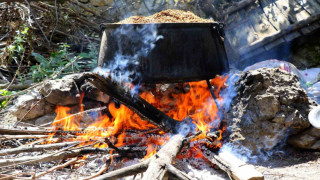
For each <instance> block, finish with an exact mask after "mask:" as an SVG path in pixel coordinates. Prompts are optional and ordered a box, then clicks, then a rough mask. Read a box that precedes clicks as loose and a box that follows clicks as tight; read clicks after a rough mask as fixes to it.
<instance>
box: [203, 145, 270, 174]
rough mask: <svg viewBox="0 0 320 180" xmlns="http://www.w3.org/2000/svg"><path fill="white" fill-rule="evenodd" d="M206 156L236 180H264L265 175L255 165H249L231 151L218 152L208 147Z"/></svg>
mask: <svg viewBox="0 0 320 180" xmlns="http://www.w3.org/2000/svg"><path fill="white" fill-rule="evenodd" d="M202 154H203V155H204V157H205V158H206V159H207V160H209V161H210V162H212V163H213V164H215V165H217V166H218V167H219V168H220V169H221V170H223V171H225V172H226V173H227V174H228V175H229V177H232V178H234V179H236V180H263V179H264V176H263V174H261V173H260V172H259V171H257V170H256V169H255V168H254V167H253V165H249V164H247V163H245V162H243V161H242V160H240V159H238V158H237V157H236V156H234V155H233V154H232V153H231V152H227V151H222V152H221V151H220V152H219V153H218V154H215V153H213V152H211V151H210V150H208V149H206V148H205V150H204V152H203V153H202Z"/></svg>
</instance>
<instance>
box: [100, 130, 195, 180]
mask: <svg viewBox="0 0 320 180" xmlns="http://www.w3.org/2000/svg"><path fill="white" fill-rule="evenodd" d="M184 141H185V138H184V136H183V135H181V134H177V135H174V136H173V137H171V138H170V140H169V142H168V143H166V144H165V145H164V146H163V147H162V148H161V149H160V151H159V152H157V153H156V154H155V155H153V156H152V157H151V158H150V159H147V160H145V161H143V162H141V163H138V164H135V165H132V166H128V167H125V168H122V169H118V170H115V171H112V172H109V173H106V174H104V175H102V176H99V177H97V178H95V180H102V179H108V180H109V179H119V178H122V177H125V176H130V175H134V174H137V173H141V172H143V171H145V170H146V172H145V173H144V176H143V178H142V180H160V179H163V177H164V175H165V174H166V173H167V172H168V171H169V172H170V173H171V174H174V175H175V176H176V177H181V178H182V179H185V180H191V179H192V178H191V177H189V176H188V175H187V174H184V173H182V172H181V171H179V170H177V169H176V168H175V167H173V166H172V165H171V163H172V161H173V160H174V158H175V157H176V155H177V154H178V153H179V151H180V149H181V148H182V146H183V145H184ZM169 169H170V170H169Z"/></svg>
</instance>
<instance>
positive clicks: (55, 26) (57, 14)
mask: <svg viewBox="0 0 320 180" xmlns="http://www.w3.org/2000/svg"><path fill="white" fill-rule="evenodd" d="M54 8H55V12H56V24H55V25H54V28H53V30H52V32H51V35H50V42H51V40H52V37H53V33H54V32H55V30H56V29H57V27H58V23H59V13H58V11H59V10H58V8H59V7H57V0H54Z"/></svg>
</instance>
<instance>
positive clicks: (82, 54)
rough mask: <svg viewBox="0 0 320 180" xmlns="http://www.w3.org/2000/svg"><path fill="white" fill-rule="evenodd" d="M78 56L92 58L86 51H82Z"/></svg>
mask: <svg viewBox="0 0 320 180" xmlns="http://www.w3.org/2000/svg"><path fill="white" fill-rule="evenodd" d="M78 56H79V57H82V58H90V57H91V56H90V55H89V54H88V53H84V52H82V53H80V54H79V55H78Z"/></svg>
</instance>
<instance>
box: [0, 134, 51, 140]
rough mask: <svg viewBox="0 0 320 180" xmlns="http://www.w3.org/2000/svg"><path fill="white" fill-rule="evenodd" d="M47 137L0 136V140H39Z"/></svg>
mask: <svg viewBox="0 0 320 180" xmlns="http://www.w3.org/2000/svg"><path fill="white" fill-rule="evenodd" d="M47 137H49V135H0V140H1V141H3V140H11V139H40V138H47Z"/></svg>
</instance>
